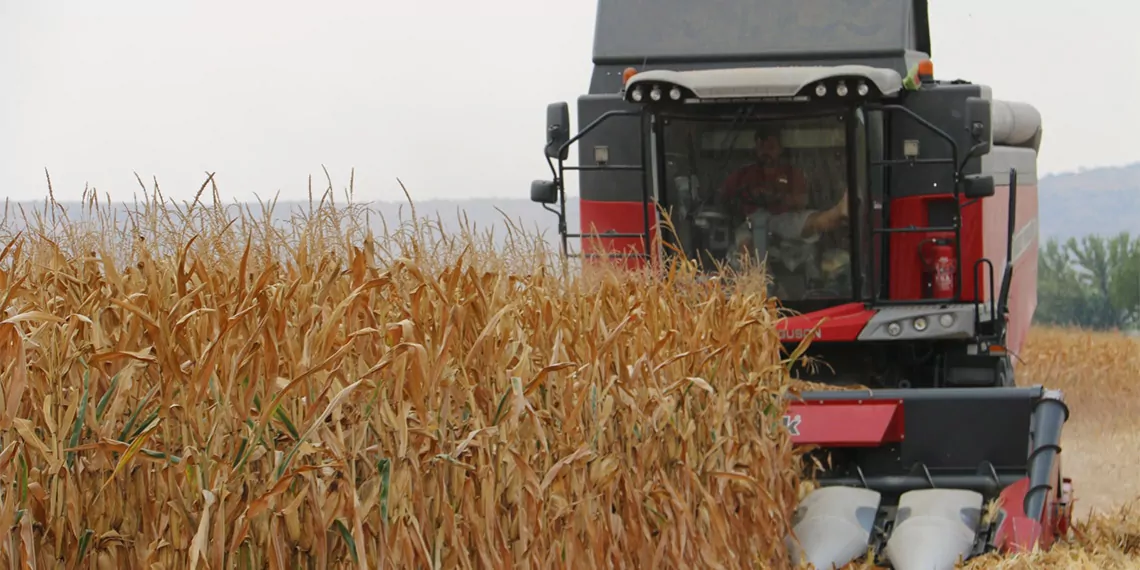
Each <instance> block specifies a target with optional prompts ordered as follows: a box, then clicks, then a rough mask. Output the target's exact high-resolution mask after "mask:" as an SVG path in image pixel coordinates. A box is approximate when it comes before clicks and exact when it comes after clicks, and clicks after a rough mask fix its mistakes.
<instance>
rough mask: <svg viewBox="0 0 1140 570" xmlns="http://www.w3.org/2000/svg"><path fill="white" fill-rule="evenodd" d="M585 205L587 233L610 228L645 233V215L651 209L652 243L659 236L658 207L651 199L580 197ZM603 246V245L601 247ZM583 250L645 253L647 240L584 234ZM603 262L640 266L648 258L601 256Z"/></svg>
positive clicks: (583, 215) (583, 216) (583, 226)
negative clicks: (619, 200)
mask: <svg viewBox="0 0 1140 570" xmlns="http://www.w3.org/2000/svg"><path fill="white" fill-rule="evenodd" d="M579 207H580V208H581V221H580V227H581V231H580V233H582V234H583V235H588V234H598V233H604V232H608V231H613V232H617V233H620V234H642V233H645V216H644V213H645V212H646V211H648V213H649V243H650V244H652V243H653V242H654V240H656V239H657V209H656V207H655V205H654V204H653V203H652V202H650V203H649V204H648V205H645V204H642V203H641V202H640V201H638V202H600V201H595V200H580V201H579ZM599 246H600V247H599ZM582 253H584V254H588V253H594V254H615V253H616V254H631V253H632V254H644V253H645V240H644V239H639V238H583V239H582ZM598 261H599V262H603V263H605V262H609V263H613V264H614V265H616V266H619V267H621V266H622V265H624V266H625V268H627V269H640V268H642V267H644V266H645V261H644V259H642V258H639V257H629V258H625V259H620V258H617V259H609V260H606V259H600V260H598Z"/></svg>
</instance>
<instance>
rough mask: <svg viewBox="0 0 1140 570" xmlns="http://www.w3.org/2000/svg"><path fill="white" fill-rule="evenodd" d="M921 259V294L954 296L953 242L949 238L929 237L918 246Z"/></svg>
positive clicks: (926, 295) (954, 264) (942, 296)
mask: <svg viewBox="0 0 1140 570" xmlns="http://www.w3.org/2000/svg"><path fill="white" fill-rule="evenodd" d="M919 256H920V257H921V259H922V296H923V297H925V298H927V299H952V298H953V297H954V281H955V279H954V274H955V271H957V264H956V263H955V261H954V242H953V241H952V240H951V239H950V238H931V239H928V240H925V241H923V242H922V245H920V246H919Z"/></svg>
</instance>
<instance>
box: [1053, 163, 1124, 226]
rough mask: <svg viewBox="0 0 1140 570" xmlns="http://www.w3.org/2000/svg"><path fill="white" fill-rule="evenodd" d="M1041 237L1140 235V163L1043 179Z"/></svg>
mask: <svg viewBox="0 0 1140 570" xmlns="http://www.w3.org/2000/svg"><path fill="white" fill-rule="evenodd" d="M1038 186H1039V188H1040V192H1041V196H1040V204H1039V208H1040V211H1041V237H1042V238H1047V237H1058V238H1062V239H1064V238H1068V237H1078V238H1079V237H1081V236H1086V235H1090V234H1100V235H1113V234H1117V233H1119V232H1122V231H1130V232H1132V234H1133V235H1137V234H1140V162H1137V163H1133V164H1129V165H1126V166H1116V167H1106V168H1094V169H1088V170H1080V171H1077V172H1070V173H1066V174H1057V175H1052V176H1045V177H1042V178H1041V180H1040V182H1039V184H1038Z"/></svg>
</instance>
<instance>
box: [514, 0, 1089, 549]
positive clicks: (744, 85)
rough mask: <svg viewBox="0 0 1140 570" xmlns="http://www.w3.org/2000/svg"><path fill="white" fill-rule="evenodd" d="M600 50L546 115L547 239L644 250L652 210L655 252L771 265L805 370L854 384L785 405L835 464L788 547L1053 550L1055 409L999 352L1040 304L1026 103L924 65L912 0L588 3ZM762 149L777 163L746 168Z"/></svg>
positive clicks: (535, 190)
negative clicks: (752, 194)
mask: <svg viewBox="0 0 1140 570" xmlns="http://www.w3.org/2000/svg"><path fill="white" fill-rule="evenodd" d="M594 42H595V43H594V73H593V79H592V81H591V85H590V92H589V94H588V95H584V96H582V97H581V98H579V100H578V116H579V121H580V122H581V123H582V124H585V125H587V126H585V127H582V128H581V130H580V132H579V133H578V134H577V135H573V136H571V131H570V128H569V127H570V116H569V108H568V105H567V104H566V103H556V104H552V105H550V106H549V108H548V115H547V117H548V129H547V141H546V148H545V154H546V156H547V161H548V162H549V163H550V166H551V170H552V173H553V175H554V179H553V180H551V181H545V180H543V181H536V182H535V183H534V184H533V185H532V187H531V198H532V200H534V201H536V202H539V203H541V204H543V206H544V207H545V208H546V209H548V210H550V211H552V212H554V213H556V214H557V215H558V219H559V231H560V233H561V237H562V249H563V253H564V254H566V255H571V252H570V251H569V245H568V244H569V240H570V239H581V238H591V239H590V240H585V241H583V242H582V254H581V255H584V256H587V257H592V258H606V257H609V258H614V257H622V258H624V259H625V261H624V263H626V264H627V265H628V266H630V267H638V266H641V265H643V264H646V263H648V264H653V265H656V264H659V263H661V262H662V261H663V260H664V259H665V257H666V255H672V254H667V253H666V248H664V247H663V246H662V245H661V243H660V242H658V241H657V235H658V228H659V225H660V222H661V221H662V216H661V215H660V212H661V211H662V210H664V211H667V212H669V215H670V219H671V220H672V223H673V225H674V230H673V231H672V232H661V234H662V238H663V240H664V241H667V242H669V243H670V245H671V246H672V247H674V248H676V249H677V250H680V251H684V252H685V254H686V255H687V256H689V257H690V258H692V259H697V258H699V259H701V260H703V261H705V262H706V263H705V265H706V266H711V265H713V264H712V263H709V262H713V261H719V262H731V261H732V260H733V259H734V258H737V257H736V256H734V254H735V253H737V252H739V251H748V252H750V253H752V254H753V255H756V258H757V259H764V260H766V267H767V270H768V274H769V276H770V277H771V279H772V285H771V286H772V289H773V294H774V295H776V296H777V297H778V298H779V299H780V300H781V303H782V304H783V305H784V306H785V307H786V308H788V309H791V310H792V311H794V314H795V315H796V316H789V317H787V318H785V319H783V320H782V321H781V323H780V334H781V338H782V340H784V341H785V342H786V343H788V344H789V345H791V344H799V343H800V342H801V341H803V340H804V339H805V338H808V337H810V338H811V342H810V347H809V352H808V356H811V357H814V358H817V359H822V360H823V361H824V362H825V363H826V366H825V367H824V369H825V370H824V371H813V370H810V369H798V370H797V374H799V375H800V376H801V377H802V378H803V379H805V380H809V381H814V382H825V383H830V384H836V385H842V384H847V385H851V384H855V385H857V386H855V387H853V389H847V390H826V391H819V392H811V393H806V394H801V398H802V399H800V398H797V399H795V400H793V401H791V402H789V406H788V408H787V415H786V416H785V418H784V421H785V425H786V426H787V428H788V429H789V430H790V432H791V437H792V438H793V440H794V442H795V443H796V444H802V445H816V446H819V447H820V450H819V451H816V452H813V453H827V454H828V455H829V456H830V458H831V463H830V465H831V467H830V470H829V471H827V472H824V473H821V474H818V475H817V481H818V482H819V484H820V486H819V487H818V488H817V489H816V490H815V491H813V492H812V493H811V494H810V495H808V496H807V497H806V498H805V500H804V501H803V503H802V504H801V505H800V507H799V509H798V510H797V513H796V517H795V520H794V535H795V538H794V539H793V538H791V537H789V552H790V555H791V556H793V557H794V561H796V562H800V561H807V562H810V563H813V564H814V565H815V567H816V568H831V567H832V566H833V565H834V566H842V565H844V564H847V563H849V562H851V561H853V560H859V559H862V558H863V556H864V555H865V554H866V553H867V552H868V551H870V552H872V554H873V555H874V557H875V558H876V561H877V562H878V563H880V564H887V565H890V566H892V567H894V568H897V569H899V570H912V569H913V570H918V569H921V570H930V569H933V568H952V567H953V566H954V564H955V563H956V562H957V561H958V560H960V559H962V560H965V559H969V558H972V557H974V556H977V555H979V554H982V553H986V552H991V551H999V552H1012V551H1017V550H1019V549H1027V548H1032V547H1033V546H1034V545H1037V546H1040V547H1042V548H1048V547H1050V546H1051V545H1052V544H1053V542H1054V541H1055V540H1056V539H1057V538H1058V537H1059V536H1060V535H1062V534H1063V533H1065V532H1066V531H1067V528H1068V525H1069V523H1070V517H1071V514H1070V513H1071V505H1072V486H1071V483H1070V480H1069V479H1068V478H1065V477H1063V476H1062V474H1061V469H1060V464H1061V461H1060V457H1059V453H1060V446H1059V442H1060V438H1061V431H1062V427H1063V425H1064V423H1065V421H1066V420H1067V418H1068V410H1067V408H1066V406H1065V404H1064V402H1063V399H1062V397H1061V394H1060V393H1059V392H1057V391H1052V390H1046V389H1044V388H1042V387H1017V386H1015V382H1014V370H1015V367H1014V361H1013V359H1012V358H1011V355H1015V354H1016V353H1017V352H1018V351H1019V350H1020V349H1021V347H1022V345H1023V343H1024V341H1025V336H1026V332H1027V330H1028V329H1029V326H1030V321H1031V319H1032V317H1033V312H1034V309H1035V307H1036V279H1037V249H1038V240H1037V190H1036V172H1037V167H1036V163H1037V151H1038V149H1039V146H1040V141H1041V117H1040V115H1039V114H1038V113H1037V111H1036V110H1035V109H1034V108H1033V107H1031V106H1029V105H1025V104H1020V103H1013V102H1006V101H1000V100H995V99H993V98H992V97H991V92H990V89H989V88H988V87H985V86H982V85H976V84H972V83H969V82H967V81H961V80H955V81H945V80H938V79H935V74H934V69H933V64H932V63H931V59H930V57H931V49H930V32H929V24H928V17H927V5H926V0H875V1H872V0H849V1H846V2H824V1H823V0H720V1H717V2H713V3H711V4H708V3H704V2H693V1H691V0H655V1H654V2H638V1H635V0H599V5H598V13H597V24H596V32H595V39H594ZM575 143H577V144H578V145H579V152H578V166H568V165H566V164H565V161H566V159H567V157H568V156H569V147H570V146H571V145H573V144H575ZM761 155H763V156H767V157H775V158H774V159H775V161H776V162H774V163H773V162H769V163H768V165H769V166H770V167H771V166H772V165H773V164H776V165H777V166H776V167H772V168H771V169H770V170H768V171H763V170H762V169H759V168H756V167H752V170H751V171H750V170H748V169H747V168H745V169H744V170H739V169H741V168H742V167H747V166H748V165H749V164H754V163H756V161H757V158H756V157H757V156H761ZM769 160H771V158H769ZM780 161H783V164H785V166H784V167H779V164H781V162H780ZM787 164H791V165H794V166H795V167H796V168H798V170H797V169H796V168H788V167H786V165H787ZM572 170H573V171H577V172H579V176H580V202H579V203H580V207H581V228H580V232H570V231H569V230H568V228H567V225H566V194H565V187H564V184H565V182H564V181H565V178H564V174H565V173H566V172H567V171H572ZM761 174H765V175H764V176H761ZM741 186H742V187H741ZM749 187H763V192H762V193H761V198H759V199H753V200H752V201H751V202H750V201H748V200H741V199H740V197H741V196H746V193H744V194H742V193H741V192H740V191H741V190H747V189H748V188H749ZM797 191H799V192H798V193H797ZM733 192H736V193H735V194H734V193H733ZM788 197H798V199H787V198H788ZM805 207H806V208H808V209H810V210H808V211H814V212H815V214H816V215H811V216H809V215H807V214H805V213H804V212H805V210H804V208H805ZM746 214H747V217H746ZM837 221H838V223H837ZM666 233H669V234H670V235H664V234H666ZM593 238H602V239H601V240H598V241H594V239H593ZM741 247H743V248H746V249H745V250H741V249H740V248H741ZM574 255H577V254H574ZM863 387H868V388H871V389H872V390H866V389H862V388H863ZM994 499H999V501H998V502H997V505H998V509H996V516H994V517H992V518H991V517H989V516H986V515H987V513H986V509H987V505H990V504H991V501H993V500H994Z"/></svg>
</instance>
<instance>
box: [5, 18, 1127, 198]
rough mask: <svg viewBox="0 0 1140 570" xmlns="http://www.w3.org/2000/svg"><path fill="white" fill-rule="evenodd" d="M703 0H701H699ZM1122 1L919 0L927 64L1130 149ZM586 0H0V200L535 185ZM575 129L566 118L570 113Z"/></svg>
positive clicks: (571, 87) (1056, 125) (506, 190)
mask: <svg viewBox="0 0 1140 570" xmlns="http://www.w3.org/2000/svg"><path fill="white" fill-rule="evenodd" d="M694 1H697V0H694ZM1137 6H1140V5H1137V4H1136V3H1135V2H1134V1H1131V0H1088V1H1085V2H1060V1H1059V0H932V6H931V19H932V27H933V44H934V47H933V51H934V62H935V69H936V73H937V75H939V76H941V77H943V78H958V77H961V78H966V79H969V80H971V81H975V82H981V83H986V84H989V85H991V86H992V87H993V88H994V95H995V97H998V98H1002V99H1012V100H1024V101H1029V102H1031V103H1033V104H1034V105H1036V106H1037V107H1038V109H1040V110H1041V112H1042V114H1043V115H1044V121H1045V143H1044V148H1043V150H1042V156H1041V169H1042V171H1043V172H1058V171H1067V170H1073V169H1076V168H1078V167H1081V166H1084V167H1092V166H1100V165H1114V164H1123V163H1129V162H1133V161H1136V160H1138V159H1140V145H1138V144H1137V143H1136V133H1137V131H1140V34H1138V33H1137V32H1136V29H1135V26H1136V24H1135V22H1136V21H1137V17H1138V16H1140V8H1138V7H1137ZM594 12H595V2H594V0H570V1H565V0H563V1H555V0H484V1H481V2H471V1H470V0H468V1H460V0H433V1H428V0H423V1H420V2H415V1H403V2H395V1H387V2H385V1H372V2H364V1H355V2H350V1H346V0H324V1H321V2H315V1H311V0H310V1H308V2H301V1H298V0H277V1H275V2H269V1H267V0H228V1H223V0H194V1H192V2H191V1H189V0H183V1H176V0H162V1H155V0H147V1H144V0H97V1H92V0H87V1H82V2H81V1H78V0H55V1H48V0H0V196H8V197H13V198H17V199H40V198H42V197H43V196H44V195H45V194H46V184H45V180H44V168H45V167H46V168H48V169H49V170H50V172H51V175H52V182H53V186H54V188H55V194H56V197H57V198H58V199H76V198H78V197H79V196H80V194H81V192H82V190H83V187H84V185H85V184H88V183H89V184H91V185H93V186H95V187H96V188H98V189H99V191H100V194H102V193H103V192H110V194H111V197H112V199H114V200H129V199H130V197H131V194H133V193H134V192H136V191H137V190H138V184H137V182H136V180H135V178H134V174H133V173H134V172H138V173H139V174H140V175H141V176H142V177H143V179H144V180H150V179H151V178H152V177H155V176H157V177H158V180H159V183H160V184H161V185H162V187H163V191H164V193H165V194H166V195H167V196H171V197H181V198H185V197H187V196H192V195H193V193H194V191H196V190H197V188H198V186H199V184H200V183H201V181H202V180H204V178H205V174H204V173H205V172H207V171H213V172H217V179H218V181H219V183H220V185H221V189H222V191H223V192H224V194H225V195H226V197H227V198H230V199H234V198H236V199H250V198H251V197H252V195H253V193H254V192H256V193H258V194H260V195H261V196H262V197H268V196H272V195H273V194H274V193H276V192H280V195H281V197H282V198H283V199H291V198H303V197H304V196H305V195H306V183H307V182H306V180H307V177H308V176H309V175H310V174H312V175H313V176H314V179H315V184H316V186H317V187H318V188H323V187H324V185H325V183H324V181H323V173H322V170H321V166H322V165H324V166H326V167H327V168H328V169H329V171H330V173H331V174H332V176H333V180H334V183H335V184H336V186H337V187H338V188H340V187H343V186H345V185H346V184H347V181H348V175H349V170H350V169H351V168H353V167H355V168H356V186H357V191H358V195H359V196H360V197H362V198H364V199H368V200H390V199H401V200H402V199H403V197H402V194H401V192H400V189H399V187H398V185H397V184H396V177H399V178H401V179H402V180H403V181H404V183H405V184H406V185H407V186H408V187H409V190H410V191H411V193H412V196H413V198H429V197H446V198H455V197H466V196H485V197H506V196H512V197H519V198H523V197H526V196H528V187H529V182H530V180H531V179H533V178H536V177H544V176H549V171H548V170H547V167H546V163H545V161H544V159H543V155H542V143H543V140H544V139H543V127H544V122H545V106H546V104H547V103H548V102H551V101H558V100H565V101H568V102H571V108H572V109H574V105H573V101H574V99H575V98H576V97H577V96H578V95H579V94H581V93H582V92H584V91H585V90H586V89H587V87H588V83H589V77H590V71H591V62H590V57H591V49H592V40H593V38H592V35H593V27H594ZM575 124H577V123H576V122H575Z"/></svg>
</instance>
